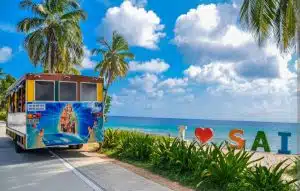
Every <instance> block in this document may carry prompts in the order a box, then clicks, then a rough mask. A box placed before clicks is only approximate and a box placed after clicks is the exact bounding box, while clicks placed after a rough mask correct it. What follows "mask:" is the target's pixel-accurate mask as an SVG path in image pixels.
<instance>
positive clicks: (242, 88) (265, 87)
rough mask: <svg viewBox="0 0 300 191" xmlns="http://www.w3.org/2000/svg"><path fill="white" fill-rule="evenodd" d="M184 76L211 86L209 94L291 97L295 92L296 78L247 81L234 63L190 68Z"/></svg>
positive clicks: (292, 76) (293, 76)
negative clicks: (239, 73)
mask: <svg viewBox="0 0 300 191" xmlns="http://www.w3.org/2000/svg"><path fill="white" fill-rule="evenodd" d="M184 74H185V75H186V76H187V77H188V78H190V79H192V80H194V81H196V82H198V83H200V84H201V83H207V84H213V85H214V86H211V87H209V88H208V91H209V92H210V93H213V94H216V93H231V94H236V95H255V96H259V95H271V94H273V95H275V96H278V95H285V96H292V95H293V94H294V93H295V91H296V76H295V75H291V76H287V77H286V78H275V79H266V78H258V79H253V80H249V79H246V78H244V77H241V76H239V75H238V73H237V72H236V71H235V65H234V63H211V64H207V65H204V66H202V67H201V66H193V65H192V66H190V67H189V68H188V69H186V70H185V71H184Z"/></svg>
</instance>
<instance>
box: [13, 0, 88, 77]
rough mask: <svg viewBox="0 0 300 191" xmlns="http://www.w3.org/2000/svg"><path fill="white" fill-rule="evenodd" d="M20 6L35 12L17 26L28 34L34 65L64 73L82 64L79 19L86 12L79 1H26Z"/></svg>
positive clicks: (29, 49)
mask: <svg viewBox="0 0 300 191" xmlns="http://www.w3.org/2000/svg"><path fill="white" fill-rule="evenodd" d="M20 7H21V8H22V9H30V10H31V11H32V12H33V13H34V17H30V18H25V19H23V20H22V21H20V22H19V23H18V26H17V28H18V31H21V32H24V33H26V35H27V36H26V38H25V43H24V46H25V48H26V50H27V52H28V55H29V58H30V60H31V61H32V62H33V64H34V65H35V66H37V65H38V64H41V65H42V67H43V68H44V72H50V73H54V72H59V73H65V70H66V71H67V70H69V68H71V67H72V66H73V65H79V64H80V63H81V61H82V58H83V54H84V53H83V42H82V34H81V30H80V26H79V22H80V20H82V19H85V18H86V14H85V13H84V11H83V10H81V9H80V5H79V4H78V2H77V0H59V1H58V0H44V1H43V2H42V3H34V2H32V1H31V0H23V1H21V2H20Z"/></svg>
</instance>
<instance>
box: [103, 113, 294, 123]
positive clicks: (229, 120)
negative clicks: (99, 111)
mask: <svg viewBox="0 0 300 191" xmlns="http://www.w3.org/2000/svg"><path fill="white" fill-rule="evenodd" d="M109 117H128V118H131V117H137V118H153V119H183V120H211V121H228V122H258V123H287V124H298V123H299V124H300V122H289V121H259V120H235V119H232V120H231V119H212V118H206V119H204V118H183V117H180V118H177V117H157V116H155V117H153V116H125V115H108V118H109Z"/></svg>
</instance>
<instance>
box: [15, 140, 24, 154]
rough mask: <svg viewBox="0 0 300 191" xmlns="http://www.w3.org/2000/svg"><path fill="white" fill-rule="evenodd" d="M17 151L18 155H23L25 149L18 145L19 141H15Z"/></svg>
mask: <svg viewBox="0 0 300 191" xmlns="http://www.w3.org/2000/svg"><path fill="white" fill-rule="evenodd" d="M15 151H16V153H22V152H23V151H24V149H23V148H22V147H21V146H20V145H18V143H17V141H15Z"/></svg>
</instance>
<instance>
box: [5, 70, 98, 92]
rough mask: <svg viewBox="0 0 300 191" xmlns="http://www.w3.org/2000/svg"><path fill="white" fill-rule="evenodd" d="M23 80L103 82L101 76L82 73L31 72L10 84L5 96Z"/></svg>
mask: <svg viewBox="0 0 300 191" xmlns="http://www.w3.org/2000/svg"><path fill="white" fill-rule="evenodd" d="M25 80H44V81H69V82H87V83H103V78H102V77H91V76H83V75H71V74H49V73H40V74H32V73H28V74H25V75H24V76H23V77H21V78H20V79H19V80H17V81H16V82H15V83H14V84H12V85H11V86H10V87H9V88H8V89H7V91H6V96H7V95H9V94H10V93H11V92H14V91H16V90H17V89H19V88H20V87H22V84H23V82H24V81H25Z"/></svg>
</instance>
